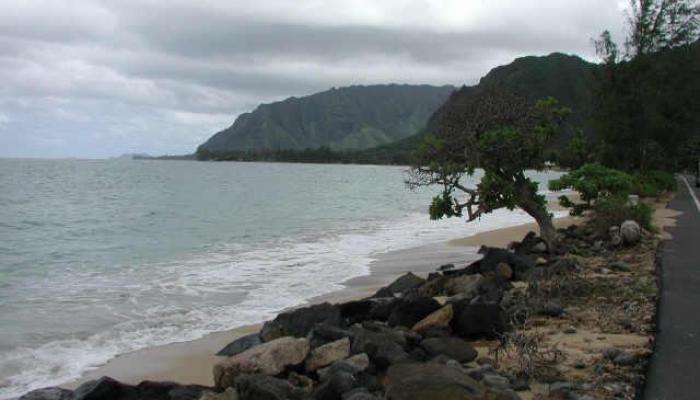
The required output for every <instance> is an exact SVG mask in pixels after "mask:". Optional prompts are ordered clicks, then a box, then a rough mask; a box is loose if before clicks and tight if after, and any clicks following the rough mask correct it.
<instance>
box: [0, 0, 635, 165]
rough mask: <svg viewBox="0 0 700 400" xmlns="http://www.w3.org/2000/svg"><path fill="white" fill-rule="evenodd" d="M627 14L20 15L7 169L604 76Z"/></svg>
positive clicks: (327, 9)
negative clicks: (315, 104) (336, 101)
mask: <svg viewBox="0 0 700 400" xmlns="http://www.w3.org/2000/svg"><path fill="white" fill-rule="evenodd" d="M626 3H627V2H626V1H625V0H620V1H617V0H454V1H440V0H425V1H395V0H373V1H370V0H325V1H321V0H308V1H307V0H287V1H281V0H255V1H250V0H246V1H239V0H221V1H217V0H163V1H158V0H104V1H99V0H94V1H90V0H85V1H79V0H75V1H71V0H46V1H34V0H5V1H3V5H2V11H1V12H0V157H109V156H116V155H119V154H122V153H128V152H147V153H151V154H184V153H190V152H192V151H194V149H195V147H196V146H197V145H198V144H200V143H201V142H203V141H204V140H206V139H207V138H208V137H209V136H211V135H212V134H213V133H215V132H216V131H218V130H221V129H223V128H226V127H227V126H229V125H230V124H231V123H232V122H233V120H234V119H235V117H236V116H237V115H238V114H240V113H242V112H246V111H250V110H252V109H253V108H254V107H255V106H256V105H257V104H259V103H261V102H271V101H276V100H281V99H284V98H286V97H289V96H300V95H306V94H310V93H314V92H317V91H321V90H325V89H328V88H330V87H334V86H335V87H338V86H345V85H350V84H373V83H392V82H393V83H430V84H436V85H443V84H452V85H462V84H467V85H470V84H474V83H476V82H477V81H478V79H479V78H480V77H481V76H483V75H484V74H485V73H487V72H488V71H489V70H490V69H491V68H493V67H495V66H497V65H501V64H506V63H509V62H511V61H512V60H513V59H514V58H516V57H519V56H524V55H545V54H549V53H551V52H554V51H561V52H565V53H570V54H577V55H579V56H581V57H584V58H586V59H589V60H592V61H593V60H595V55H594V49H593V45H592V43H591V39H592V38H594V37H596V36H597V35H598V34H599V33H600V32H601V31H602V30H604V29H606V28H607V29H610V30H612V31H613V32H615V33H616V34H617V36H618V39H621V38H620V36H621V35H622V33H621V31H622V26H623V22H624V15H623V9H624V7H623V6H624V5H625V4H626Z"/></svg>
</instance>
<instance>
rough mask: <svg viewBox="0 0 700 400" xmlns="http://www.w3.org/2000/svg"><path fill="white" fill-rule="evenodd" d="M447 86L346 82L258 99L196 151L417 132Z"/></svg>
mask: <svg viewBox="0 0 700 400" xmlns="http://www.w3.org/2000/svg"><path fill="white" fill-rule="evenodd" d="M453 90H454V87H452V86H441V87H435V86H427V85H421V86H413V85H373V86H350V87H344V88H339V89H335V88H333V89H330V90H327V91H325V92H321V93H316V94H313V95H310V96H305V97H300V98H296V97H291V98H289V99H287V100H284V101H281V102H277V103H271V104H262V105H260V106H259V107H258V108H256V109H255V110H254V111H253V112H251V113H246V114H242V115H240V116H239V117H238V118H237V119H236V121H235V122H234V123H233V125H232V126H231V127H229V128H227V129H225V130H223V131H221V132H219V133H217V134H215V135H214V136H212V137H211V138H210V139H209V140H207V141H206V142H205V143H204V144H202V145H201V146H200V147H199V149H198V152H202V151H208V152H211V153H222V152H230V151H249V150H279V149H297V150H298V149H305V148H318V147H321V146H328V147H330V148H332V149H336V150H348V149H366V148H370V147H375V146H379V145H382V144H386V143H391V142H394V141H396V140H399V139H402V138H406V137H409V136H411V135H413V134H415V133H417V132H419V131H420V130H421V129H422V128H423V127H424V126H425V123H426V121H427V120H428V118H429V117H430V115H432V113H433V112H434V111H435V110H436V109H437V108H438V107H439V106H440V105H441V104H442V103H444V101H445V100H446V99H447V97H448V96H449V95H450V93H452V91H453Z"/></svg>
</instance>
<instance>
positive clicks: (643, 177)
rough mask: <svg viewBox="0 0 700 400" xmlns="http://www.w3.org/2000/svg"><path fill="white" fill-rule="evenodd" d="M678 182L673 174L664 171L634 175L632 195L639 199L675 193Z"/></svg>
mask: <svg viewBox="0 0 700 400" xmlns="http://www.w3.org/2000/svg"><path fill="white" fill-rule="evenodd" d="M677 189H678V182H677V181H676V178H675V177H674V176H673V174H671V173H669V172H665V171H647V172H644V173H638V174H636V175H634V184H633V188H632V193H634V194H637V195H639V196H640V197H658V196H659V195H661V194H663V193H665V192H675V191H676V190H677Z"/></svg>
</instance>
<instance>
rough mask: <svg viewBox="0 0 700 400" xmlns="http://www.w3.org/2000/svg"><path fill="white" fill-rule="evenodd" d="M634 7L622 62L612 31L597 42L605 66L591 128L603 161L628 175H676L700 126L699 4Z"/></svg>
mask: <svg viewBox="0 0 700 400" xmlns="http://www.w3.org/2000/svg"><path fill="white" fill-rule="evenodd" d="M631 5H632V9H631V13H630V15H629V18H628V32H629V36H628V37H627V39H626V41H625V48H626V52H625V54H624V57H619V51H618V49H617V45H616V44H615V42H614V41H613V39H612V37H611V36H610V33H609V32H607V31H606V32H604V33H603V34H602V35H601V38H600V40H599V41H597V42H596V50H597V51H598V54H599V56H600V57H601V58H602V60H603V66H602V68H601V71H600V73H599V74H597V78H598V79H597V90H596V96H595V113H594V115H595V116H594V124H595V128H596V130H597V133H598V135H599V138H600V140H601V141H603V142H604V145H605V146H604V147H603V150H604V151H603V154H602V160H603V162H604V163H605V164H606V165H608V166H611V167H615V168H618V169H624V170H628V171H647V170H650V169H652V168H655V169H659V168H660V169H668V170H675V169H678V168H679V167H680V162H679V161H680V159H681V154H682V152H683V144H684V143H685V142H686V140H687V138H688V137H689V136H692V135H693V132H697V131H696V127H697V126H698V125H699V124H700V102H698V101H697V93H698V91H699V90H700V74H699V73H698V71H700V44H699V43H698V42H696V40H697V39H698V37H699V36H700V6H699V5H698V2H697V1H695V0H632V1H631ZM693 42H694V43H693ZM621 58H622V59H623V60H624V61H623V62H620V59H621Z"/></svg>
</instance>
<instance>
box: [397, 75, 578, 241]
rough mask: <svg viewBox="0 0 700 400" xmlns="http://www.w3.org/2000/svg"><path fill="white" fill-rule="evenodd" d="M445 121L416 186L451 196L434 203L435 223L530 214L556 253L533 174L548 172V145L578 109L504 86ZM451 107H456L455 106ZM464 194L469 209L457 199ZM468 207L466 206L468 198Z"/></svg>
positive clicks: (419, 166) (420, 165) (416, 174)
mask: <svg viewBox="0 0 700 400" xmlns="http://www.w3.org/2000/svg"><path fill="white" fill-rule="evenodd" d="M452 106H456V108H455V109H453V110H447V109H444V108H443V110H442V113H440V114H439V118H440V124H439V126H440V127H441V129H440V130H438V132H440V133H439V134H435V135H427V136H425V139H424V140H423V143H422V145H421V146H420V151H419V152H418V154H417V158H416V160H417V162H416V163H415V164H414V165H413V167H412V169H411V178H410V179H409V180H408V181H407V183H408V184H409V186H411V187H416V186H429V185H440V186H442V188H443V192H442V194H441V195H440V196H437V197H435V198H434V199H433V201H432V203H431V205H430V216H431V218H433V219H439V218H442V217H453V216H462V215H463V211H464V210H466V211H467V217H468V219H469V220H470V221H471V220H474V219H477V218H479V217H480V216H481V215H483V214H486V213H490V212H492V211H494V210H496V209H499V208H508V209H511V210H512V209H514V208H516V207H520V208H522V209H523V210H524V211H525V212H527V213H528V214H530V215H531V216H532V217H533V218H535V220H536V221H537V223H538V224H539V225H540V231H541V233H542V237H543V239H544V240H545V241H547V243H548V244H549V245H550V246H551V247H550V249H553V248H554V247H555V246H556V243H555V242H556V232H555V230H554V227H553V225H552V221H551V215H550V214H549V213H548V212H547V210H546V207H545V199H544V197H543V196H541V195H539V194H538V193H537V183H535V182H533V181H532V180H530V179H529V178H528V177H526V176H525V173H524V171H525V169H529V168H534V169H542V168H543V167H544V166H545V162H546V158H547V154H548V152H547V145H548V144H549V143H550V142H551V140H552V139H553V138H554V137H556V136H557V135H559V134H560V133H561V130H562V129H561V127H562V124H563V120H564V118H566V117H567V116H568V115H569V114H570V113H571V110H570V109H569V108H567V107H563V106H561V105H560V104H559V102H558V101H557V100H555V99H553V98H546V99H544V100H540V101H538V102H536V103H532V102H530V101H528V100H527V99H526V98H524V97H522V96H519V95H518V94H516V93H514V92H512V91H510V90H508V89H506V88H505V87H503V86H500V85H494V86H487V87H484V88H482V89H480V90H478V91H477V93H475V94H474V95H473V96H470V97H469V98H468V99H467V100H466V102H465V103H460V104H459V105H452ZM450 107H451V106H450ZM476 168H483V170H484V176H483V177H482V178H481V181H480V182H479V183H478V184H477V185H476V187H475V188H468V187H465V186H463V185H462V184H461V183H460V181H461V179H462V178H463V177H464V176H465V175H473V174H474V171H475V169H476ZM456 192H462V193H464V194H465V195H466V199H465V200H464V201H462V202H460V201H459V200H458V198H457V197H455V196H454V194H455V193H456ZM460 200H461V199H460Z"/></svg>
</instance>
